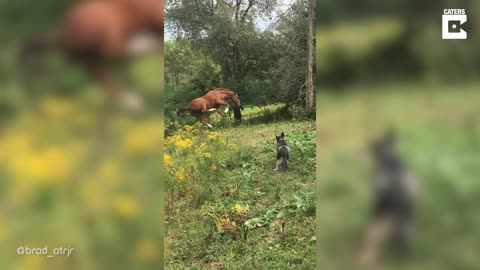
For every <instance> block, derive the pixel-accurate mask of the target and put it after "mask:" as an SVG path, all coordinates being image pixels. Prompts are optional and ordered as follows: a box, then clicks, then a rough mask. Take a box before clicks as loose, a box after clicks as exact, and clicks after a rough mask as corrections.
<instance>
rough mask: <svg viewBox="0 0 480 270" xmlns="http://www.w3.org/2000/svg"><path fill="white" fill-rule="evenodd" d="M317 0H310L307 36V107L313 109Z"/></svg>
mask: <svg viewBox="0 0 480 270" xmlns="http://www.w3.org/2000/svg"><path fill="white" fill-rule="evenodd" d="M314 23H315V0H308V37H307V43H308V44H307V54H308V55H307V93H306V98H307V109H309V110H313V109H314V107H313V103H314V102H313V99H314V88H313V87H314V85H313V61H314V60H313V59H314V58H313V57H314V55H313V53H314V50H315V48H314V35H315V33H314Z"/></svg>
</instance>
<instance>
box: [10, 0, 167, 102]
mask: <svg viewBox="0 0 480 270" xmlns="http://www.w3.org/2000/svg"><path fill="white" fill-rule="evenodd" d="M163 6H164V0H92V1H79V2H78V3H76V4H74V5H73V6H72V7H71V8H70V9H69V10H68V11H67V12H66V13H65V14H64V18H63V20H62V21H61V22H60V23H59V24H58V25H57V28H58V30H57V31H55V32H51V33H47V34H44V35H40V36H37V37H34V38H32V39H31V40H29V41H28V42H26V43H25V44H24V45H23V46H22V48H21V50H20V55H19V56H20V62H21V63H22V64H23V65H28V66H31V65H32V64H35V63H38V58H39V56H40V55H41V54H43V53H44V52H45V51H47V50H58V51H60V52H61V53H63V54H64V55H65V56H66V57H67V58H68V59H70V60H72V62H74V63H75V64H77V65H80V66H81V67H83V69H84V70H85V71H86V72H87V73H88V74H89V75H91V77H93V79H94V80H95V81H97V83H99V84H100V85H101V86H102V88H103V90H104V92H105V93H106V94H107V96H110V97H112V98H113V99H114V100H115V101H117V102H119V103H120V104H121V105H123V106H124V107H125V108H126V109H128V110H131V111H138V110H141V109H142V108H143V102H142V100H141V99H140V98H139V97H138V96H136V95H133V93H130V92H127V91H123V89H121V87H120V85H119V84H118V83H117V80H116V79H114V77H113V76H112V73H111V71H110V69H109V65H110V63H111V62H112V61H114V60H117V59H122V58H126V57H127V56H132V55H138V54H140V53H145V52H146V51H151V50H153V49H159V50H160V51H163V31H164V9H163ZM35 61H37V62H35Z"/></svg>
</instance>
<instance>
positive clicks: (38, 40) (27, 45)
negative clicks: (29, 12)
mask: <svg viewBox="0 0 480 270" xmlns="http://www.w3.org/2000/svg"><path fill="white" fill-rule="evenodd" d="M59 40H60V39H59V36H58V35H57V34H56V33H49V34H46V35H42V36H37V37H34V38H31V39H30V40H27V41H26V42H24V43H23V44H22V45H21V47H20V49H19V51H18V55H17V57H18V61H19V64H20V66H21V67H22V68H30V69H31V68H37V69H43V68H44V67H45V65H44V63H43V56H44V55H45V54H46V53H47V52H48V51H50V50H54V49H57V48H59V45H60V41H59Z"/></svg>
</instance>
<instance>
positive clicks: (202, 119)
mask: <svg viewBox="0 0 480 270" xmlns="http://www.w3.org/2000/svg"><path fill="white" fill-rule="evenodd" d="M192 115H193V116H195V117H196V118H197V119H198V120H199V121H200V123H202V124H204V125H206V126H207V127H208V128H211V129H213V126H212V125H211V124H209V123H208V122H207V121H205V118H203V113H198V112H197V113H193V112H192Z"/></svg>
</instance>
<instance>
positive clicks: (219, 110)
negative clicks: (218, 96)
mask: <svg viewBox="0 0 480 270" xmlns="http://www.w3.org/2000/svg"><path fill="white" fill-rule="evenodd" d="M217 113H218V117H219V118H220V120H222V119H223V112H222V109H221V108H220V107H218V108H217Z"/></svg>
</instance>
